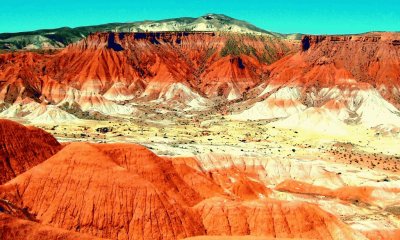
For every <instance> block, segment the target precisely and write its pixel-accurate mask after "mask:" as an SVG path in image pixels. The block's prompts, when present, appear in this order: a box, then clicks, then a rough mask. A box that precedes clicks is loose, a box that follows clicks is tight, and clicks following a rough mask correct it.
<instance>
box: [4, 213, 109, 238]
mask: <svg viewBox="0 0 400 240" xmlns="http://www.w3.org/2000/svg"><path fill="white" fill-rule="evenodd" d="M27 233H29V234H27ZM0 238H1V239H2V240H35V239H41V240H53V239H64V240H74V239H82V240H95V239H98V240H100V239H101V238H96V237H94V236H90V235H86V234H79V233H76V232H72V231H67V230H64V229H59V228H53V227H49V226H45V225H42V224H39V223H35V222H32V221H27V220H22V219H18V218H15V217H12V216H10V215H7V214H4V213H0Z"/></svg>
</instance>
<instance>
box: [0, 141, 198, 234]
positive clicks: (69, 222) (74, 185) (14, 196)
mask: <svg viewBox="0 0 400 240" xmlns="http://www.w3.org/2000/svg"><path fill="white" fill-rule="evenodd" d="M0 194H1V195H2V196H1V197H2V198H3V199H7V201H9V202H13V203H15V204H16V205H17V204H22V206H20V208H28V209H29V212H30V213H31V214H32V215H33V216H35V218H36V219H37V220H39V221H40V222H41V223H42V224H45V225H51V226H53V227H61V228H64V229H72V230H75V231H78V232H83V233H88V234H91V235H95V236H98V237H105V238H112V239H132V238H134V237H140V238H152V239H177V238H183V237H188V236H194V235H203V234H204V233H205V232H204V228H203V225H202V223H201V222H200V221H199V218H198V216H197V214H196V213H195V212H194V211H193V210H191V208H190V206H192V205H193V204H194V203H195V202H196V201H199V200H200V197H199V196H198V195H197V194H196V192H195V191H193V190H192V189H191V188H189V187H188V186H187V185H186V184H185V183H184V182H183V181H182V180H181V178H180V177H179V176H178V175H177V174H176V172H175V170H174V169H173V167H172V164H171V163H170V162H169V161H167V160H163V159H162V158H159V157H157V156H156V155H154V154H153V153H151V152H150V151H149V150H147V149H145V148H143V147H140V146H136V145H93V144H85V143H72V144H69V145H68V146H66V147H64V149H63V150H61V151H60V152H58V153H57V154H56V155H54V156H53V157H51V158H50V159H48V160H47V161H45V162H44V163H43V164H41V165H40V166H37V167H36V168H33V169H31V170H30V171H28V172H25V173H24V174H22V175H20V176H18V177H16V178H14V179H13V180H12V181H10V182H8V183H7V184H5V185H3V186H2V189H0Z"/></svg>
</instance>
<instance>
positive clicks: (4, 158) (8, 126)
mask: <svg viewBox="0 0 400 240" xmlns="http://www.w3.org/2000/svg"><path fill="white" fill-rule="evenodd" d="M60 149H61V145H60V144H59V143H58V142H57V140H56V139H55V138H54V137H53V136H51V135H50V134H48V133H46V132H45V131H43V130H41V129H37V128H34V127H29V128H27V127H25V126H23V125H20V124H18V123H15V122H12V121H8V120H2V119H0V161H1V164H0V172H1V174H0V184H3V183H5V182H7V181H9V180H11V179H12V178H15V177H16V176H18V175H19V174H21V173H23V172H25V171H27V170H29V169H30V168H32V167H34V166H36V165H38V164H40V163H42V162H43V161H45V160H46V159H48V158H49V157H51V156H52V155H54V154H55V153H57V152H58V151H59V150H60Z"/></svg>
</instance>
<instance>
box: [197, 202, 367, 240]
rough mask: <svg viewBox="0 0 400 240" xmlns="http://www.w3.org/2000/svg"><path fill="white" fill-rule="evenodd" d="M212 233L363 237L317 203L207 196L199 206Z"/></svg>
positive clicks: (317, 237) (329, 237)
mask: <svg viewBox="0 0 400 240" xmlns="http://www.w3.org/2000/svg"><path fill="white" fill-rule="evenodd" d="M196 209H197V210H198V211H199V212H200V214H201V217H202V220H203V223H204V226H205V228H206V230H207V234H209V235H234V236H235V235H255V236H265V237H271V238H301V239H362V236H361V235H360V234H359V233H357V232H355V231H354V230H352V229H350V227H348V226H346V225H345V224H343V223H341V222H340V221H339V220H337V218H336V217H335V216H333V215H331V214H329V213H326V212H324V211H323V210H321V209H320V208H319V207H318V206H317V205H313V204H309V203H298V202H294V203H291V202H284V201H269V200H267V201H262V200H256V201H248V202H234V201H230V200H227V199H222V198H214V199H213V198H211V199H207V200H205V201H203V202H201V203H199V204H198V205H197V206H196Z"/></svg>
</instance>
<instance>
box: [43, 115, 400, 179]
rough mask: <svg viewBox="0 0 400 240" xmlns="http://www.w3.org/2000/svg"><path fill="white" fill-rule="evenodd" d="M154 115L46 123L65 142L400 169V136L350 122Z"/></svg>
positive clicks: (184, 154)
mask: <svg viewBox="0 0 400 240" xmlns="http://www.w3.org/2000/svg"><path fill="white" fill-rule="evenodd" d="M164 117H165V118H163V116H162V115H161V116H159V115H157V116H148V117H147V118H144V117H142V118H132V119H120V120H110V121H91V120H82V121H80V122H79V123H74V124H63V125H40V124H36V126H39V127H41V128H43V129H45V130H46V131H48V132H50V133H52V134H53V135H54V136H55V137H56V138H57V139H58V140H59V141H61V142H70V141H90V142H104V143H105V142H132V143H138V144H142V145H145V146H147V147H149V148H150V149H152V150H153V151H154V152H156V153H157V154H160V155H169V156H182V155H183V156H192V155H198V154H202V153H208V152H216V153H233V154H240V155H247V156H274V157H280V158H283V159H285V158H298V159H307V160H325V161H330V162H340V163H345V164H350V165H354V166H357V167H360V168H361V169H381V170H385V171H388V172H391V173H399V172H400V148H399V143H400V137H398V136H383V135H377V133H376V131H375V130H373V129H367V128H364V127H361V126H348V129H347V131H348V132H349V134H347V135H332V134H325V133H321V132H311V131H306V130H301V129H285V128H278V127H275V126H272V125H271V124H269V123H268V122H267V121H247V122H240V121H234V120H228V119H226V118H224V117H223V116H220V115H215V116H207V117H202V116H195V117H188V116H173V115H172V116H171V115H169V116H164Z"/></svg>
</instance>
